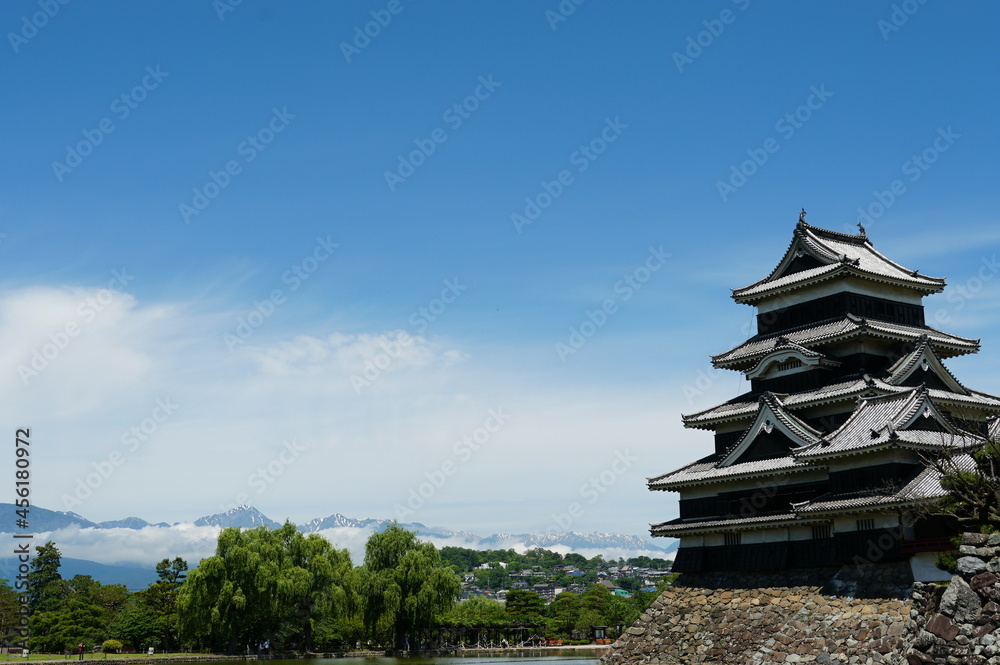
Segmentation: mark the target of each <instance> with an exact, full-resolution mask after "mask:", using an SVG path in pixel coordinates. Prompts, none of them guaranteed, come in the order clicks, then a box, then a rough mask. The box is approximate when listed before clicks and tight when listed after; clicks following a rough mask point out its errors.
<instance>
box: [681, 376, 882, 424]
mask: <svg viewBox="0 0 1000 665" xmlns="http://www.w3.org/2000/svg"><path fill="white" fill-rule="evenodd" d="M876 387H877V386H876V385H875V384H872V383H868V382H866V381H865V379H863V378H857V379H851V380H848V381H842V382H840V383H833V384H830V385H828V386H823V387H821V388H815V389H813V390H805V391H802V392H798V393H790V394H781V395H779V397H780V398H781V402H782V404H784V406H785V408H786V409H789V410H793V411H794V410H796V409H798V408H802V407H807V406H814V405H817V404H824V403H826V402H831V401H839V400H842V399H847V398H852V397H857V396H858V395H860V394H861V393H863V392H865V391H866V390H872V389H873V388H876ZM883 392H889V391H883ZM758 404H759V398H758V397H757V396H756V395H755V394H754V393H745V394H743V395H740V396H739V397H736V398H734V399H732V400H730V401H728V402H724V403H723V404H720V405H718V406H715V407H712V408H711V409H706V410H704V411H699V412H698V413H692V414H689V415H686V416H682V419H683V421H684V425H685V426H686V427H704V428H705V429H712V428H711V427H710V426H708V425H707V423H712V424H715V423H718V422H720V421H725V420H737V419H742V418H746V417H748V416H752V415H753V414H755V413H757V406H758Z"/></svg>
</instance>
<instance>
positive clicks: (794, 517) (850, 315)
mask: <svg viewBox="0 0 1000 665" xmlns="http://www.w3.org/2000/svg"><path fill="white" fill-rule="evenodd" d="M858 226H859V230H860V233H859V234H857V235H854V234H848V233H839V232H836V231H827V230H824V229H820V228H817V227H815V226H812V225H810V224H808V223H806V221H805V211H803V212H802V214H801V215H800V216H799V222H798V224H797V225H796V227H795V231H794V233H793V235H792V241H791V244H790V245H789V247H788V250H787V251H786V252H785V255H784V257H783V258H782V259H781V261H780V262H779V263H778V266H777V267H776V268H775V269H774V270H773V271H772V272H771V274H769V275H768V276H767V277H765V278H764V279H762V280H760V281H758V282H755V283H754V284H751V285H749V286H746V287H743V288H741V289H736V290H734V291H733V294H732V297H733V299H734V300H735V301H736V302H738V303H742V304H747V305H751V306H753V307H756V308H757V334H756V335H754V336H753V337H751V338H750V339H748V340H747V341H746V342H744V343H743V344H740V345H739V346H737V347H735V348H733V349H730V350H729V351H726V352H725V353H721V354H719V355H716V356H712V364H713V365H714V366H715V367H717V368H722V369H731V370H736V371H738V372H743V373H744V374H745V375H746V377H747V379H749V382H750V391H749V392H747V393H745V394H743V395H740V396H739V397H736V398H735V399H732V400H730V401H728V402H725V403H723V404H720V405H718V406H715V407H713V408H711V409H708V410H706V411H701V412H699V413H693V414H690V415H686V416H683V422H684V425H685V426H686V427H689V428H696V429H704V430H710V431H713V432H715V451H714V452H713V453H712V454H711V455H709V456H707V457H704V458H702V459H700V460H698V461H696V462H694V463H692V464H689V465H687V466H685V467H683V468H681V469H678V470H676V471H672V472H671V473H667V474H665V475H661V476H657V477H655V478H650V479H649V481H648V485H649V488H650V489H651V490H670V491H676V492H679V493H680V517H679V518H677V519H674V520H671V521H669V522H664V523H662V524H654V525H652V527H651V529H650V532H651V533H652V535H654V536H666V537H673V538H679V539H680V548H679V549H678V551H677V554H676V558H675V560H674V567H673V569H674V571H677V572H697V571H703V572H710V571H734V570H769V569H787V568H805V567H819V566H837V565H841V564H844V563H852V562H853V563H857V562H858V561H859V560H858V557H861V558H862V560H869V559H872V558H874V559H877V560H879V561H903V560H907V559H911V558H912V557H924V558H925V559H926V557H928V556H929V557H931V559H933V556H934V555H933V554H930V553H932V552H935V551H943V550H950V549H953V547H952V546H951V545H949V544H948V541H947V537H948V536H950V535H952V534H953V533H955V525H954V524H952V523H950V522H949V520H947V519H945V518H939V517H929V516H927V513H926V511H921V510H920V509H919V507H920V505H921V504H925V503H926V502H928V501H929V500H932V499H935V498H937V497H940V496H943V495H944V491H943V490H942V488H941V485H940V482H939V479H940V474H939V473H938V472H937V471H935V470H934V469H933V468H930V467H929V466H928V465H927V463H926V460H927V459H929V456H930V455H935V454H939V453H941V452H942V451H952V452H954V453H955V454H956V457H955V458H956V459H958V460H962V459H963V458H964V460H965V461H966V463H970V464H971V460H970V458H969V457H968V455H967V454H964V452H967V451H969V450H970V449H973V448H975V447H978V446H981V445H982V444H983V443H984V442H985V437H987V436H996V435H997V434H998V433H1000V432H998V431H997V430H998V429H1000V428H998V426H997V423H998V422H1000V421H998V419H997V418H996V416H997V415H998V414H1000V398H998V397H995V396H993V395H988V394H986V393H982V392H978V391H976V390H972V389H970V388H967V387H965V386H964V385H962V383H961V382H959V380H958V379H957V378H955V376H954V375H953V374H952V373H951V372H950V371H949V370H948V369H947V368H946V367H945V365H944V364H943V363H942V360H944V359H947V358H952V357H955V356H962V355H966V354H970V353H976V352H978V350H979V340H977V339H967V338H965V337H959V336H957V335H953V334H951V333H947V332H943V331H941V330H937V329H935V328H932V327H929V326H928V325H927V324H926V322H925V320H924V307H923V304H922V298H923V297H924V296H927V295H930V294H933V293H939V292H941V291H942V290H943V289H944V287H945V281H944V279H942V278H938V277H928V276H927V275H923V274H921V273H920V272H918V271H916V270H910V269H908V268H904V267H903V266H901V265H899V264H898V263H895V262H894V261H892V260H890V259H889V258H887V257H885V256H883V255H882V254H881V253H879V252H878V251H877V250H876V249H875V248H874V247H873V246H872V243H871V240H869V238H868V236H867V235H866V233H865V229H864V227H862V226H861V225H860V224H859V225H858ZM911 563H912V561H911Z"/></svg>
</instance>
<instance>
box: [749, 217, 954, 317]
mask: <svg viewBox="0 0 1000 665" xmlns="http://www.w3.org/2000/svg"><path fill="white" fill-rule="evenodd" d="M801 255H809V256H812V257H813V258H815V259H816V260H817V261H819V262H820V263H821V264H822V265H820V266H817V267H813V268H808V269H806V270H800V271H798V272H792V273H789V272H787V270H788V269H789V267H790V265H791V264H792V262H793V261H794V259H795V258H796V257H797V256H801ZM845 273H848V274H853V275H856V276H858V277H862V278H866V279H871V280H875V281H880V282H886V283H891V284H899V285H903V286H908V287H910V288H913V289H916V290H918V291H921V292H924V293H936V292H939V291H941V290H942V289H943V288H944V279H942V278H940V277H928V276H927V275H922V274H920V273H919V272H917V271H916V270H910V269H908V268H904V267H903V266H901V265H899V264H898V263H896V262H895V261H892V260H891V259H889V258H887V257H886V256H884V255H883V254H881V253H879V252H878V251H877V250H876V249H875V248H874V247H873V246H872V244H871V241H869V239H868V237H867V236H865V235H851V234H847V233H838V232H836V231H828V230H826V229H821V228H819V227H815V226H812V225H810V224H807V223H805V222H800V223H799V224H798V225H797V226H796V228H795V232H794V234H793V236H792V241H791V243H790V244H789V246H788V249H787V250H786V251H785V255H784V257H782V259H781V261H780V262H779V263H778V265H777V267H775V269H774V270H773V271H771V274H770V275H768V276H767V277H765V278H764V279H762V280H760V281H758V282H755V283H753V284H750V285H749V286H745V287H743V288H740V289H735V290H734V291H733V298H734V299H736V301H737V302H754V301H756V300H759V299H761V298H763V297H765V296H767V295H772V294H774V293H778V292H781V291H787V290H789V289H793V288H797V287H798V286H800V285H804V284H807V283H814V282H816V281H823V280H825V279H832V278H834V277H837V276H840V275H843V274H845Z"/></svg>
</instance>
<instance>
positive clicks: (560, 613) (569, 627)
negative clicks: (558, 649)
mask: <svg viewBox="0 0 1000 665" xmlns="http://www.w3.org/2000/svg"><path fill="white" fill-rule="evenodd" d="M549 611H550V613H551V616H552V623H551V626H552V630H553V633H554V634H555V637H561V638H569V637H570V636H571V634H572V632H573V629H574V628H576V624H577V623H578V622H579V620H580V597H579V596H578V595H576V594H575V593H573V592H571V591H563V592H562V593H561V594H559V595H558V596H556V599H555V600H554V601H553V602H552V603H550V604H549Z"/></svg>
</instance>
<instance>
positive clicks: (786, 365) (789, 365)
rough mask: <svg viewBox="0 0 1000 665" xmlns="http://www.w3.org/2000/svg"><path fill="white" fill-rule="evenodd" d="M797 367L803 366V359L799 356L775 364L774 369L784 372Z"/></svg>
mask: <svg viewBox="0 0 1000 665" xmlns="http://www.w3.org/2000/svg"><path fill="white" fill-rule="evenodd" d="M796 367H802V361H801V360H799V359H798V358H789V359H788V360H785V361H784V362H780V363H778V364H777V365H775V367H774V369H775V370H776V371H778V372H784V371H785V370H789V369H795V368H796Z"/></svg>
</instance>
